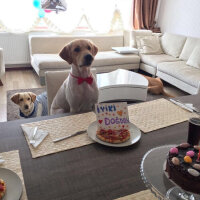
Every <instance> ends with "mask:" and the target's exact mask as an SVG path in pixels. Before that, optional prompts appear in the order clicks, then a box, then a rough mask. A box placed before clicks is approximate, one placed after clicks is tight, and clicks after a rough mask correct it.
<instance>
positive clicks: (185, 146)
mask: <svg viewBox="0 0 200 200" xmlns="http://www.w3.org/2000/svg"><path fill="white" fill-rule="evenodd" d="M189 146H190V144H189V143H182V144H180V145H179V147H182V148H188V147H189Z"/></svg>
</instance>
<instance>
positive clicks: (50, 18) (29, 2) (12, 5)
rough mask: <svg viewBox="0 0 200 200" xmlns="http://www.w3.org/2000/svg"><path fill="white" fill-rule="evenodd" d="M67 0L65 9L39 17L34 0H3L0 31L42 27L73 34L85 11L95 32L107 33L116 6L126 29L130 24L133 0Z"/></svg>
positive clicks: (1, 1)
mask: <svg viewBox="0 0 200 200" xmlns="http://www.w3.org/2000/svg"><path fill="white" fill-rule="evenodd" d="M66 3H67V11H66V12H62V11H61V12H59V13H58V14H56V13H55V12H53V11H52V12H50V13H45V16H44V17H43V18H39V16H38V11H39V10H38V9H36V8H35V7H34V6H33V0H0V5H1V6H0V31H1V30H3V29H6V30H4V31H10V32H28V31H31V30H33V29H37V28H38V26H40V28H44V29H46V30H48V29H50V30H51V29H55V31H58V30H59V31H61V32H65V33H70V32H72V31H73V30H74V29H75V28H76V27H77V25H78V23H79V22H80V19H81V17H82V16H83V15H84V14H85V15H86V17H87V19H88V21H89V24H90V25H91V27H92V29H93V30H94V31H95V32H97V33H107V32H109V29H110V27H111V21H112V18H113V13H114V11H115V9H116V7H117V8H118V9H119V10H120V13H121V17H122V20H123V24H124V28H128V27H129V26H131V22H130V20H131V12H132V0H101V1H99V0H66ZM45 26H46V27H45ZM40 30H41V29H40Z"/></svg>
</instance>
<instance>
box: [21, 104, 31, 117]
mask: <svg viewBox="0 0 200 200" xmlns="http://www.w3.org/2000/svg"><path fill="white" fill-rule="evenodd" d="M34 112H35V106H34V108H33V111H32V113H31V114H30V115H28V116H26V115H24V113H23V112H22V111H21V110H19V115H20V116H21V117H24V118H29V117H32V116H33V114H34Z"/></svg>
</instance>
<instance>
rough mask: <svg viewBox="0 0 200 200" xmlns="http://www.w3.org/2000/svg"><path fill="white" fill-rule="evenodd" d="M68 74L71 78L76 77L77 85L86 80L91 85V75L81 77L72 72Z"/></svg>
mask: <svg viewBox="0 0 200 200" xmlns="http://www.w3.org/2000/svg"><path fill="white" fill-rule="evenodd" d="M70 75H71V76H72V77H73V78H76V79H77V81H78V85H80V84H82V83H83V82H84V81H85V82H87V83H88V84H89V85H91V84H92V83H93V78H92V75H90V76H89V77H87V78H82V77H79V76H74V75H73V74H72V73H70Z"/></svg>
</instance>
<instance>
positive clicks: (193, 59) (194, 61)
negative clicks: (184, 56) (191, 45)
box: [186, 46, 200, 69]
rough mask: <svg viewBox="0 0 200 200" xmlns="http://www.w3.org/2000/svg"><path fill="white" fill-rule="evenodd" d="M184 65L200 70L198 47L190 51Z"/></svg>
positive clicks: (199, 47) (199, 51) (199, 49)
mask: <svg viewBox="0 0 200 200" xmlns="http://www.w3.org/2000/svg"><path fill="white" fill-rule="evenodd" d="M186 64H187V65H190V66H192V67H196V68H198V69H200V46H196V48H195V49H194V50H193V51H192V54H191V55H190V57H189V59H188V61H187V63H186Z"/></svg>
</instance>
